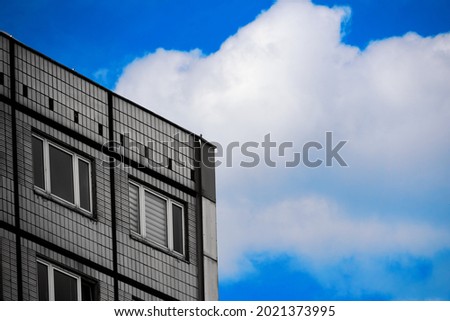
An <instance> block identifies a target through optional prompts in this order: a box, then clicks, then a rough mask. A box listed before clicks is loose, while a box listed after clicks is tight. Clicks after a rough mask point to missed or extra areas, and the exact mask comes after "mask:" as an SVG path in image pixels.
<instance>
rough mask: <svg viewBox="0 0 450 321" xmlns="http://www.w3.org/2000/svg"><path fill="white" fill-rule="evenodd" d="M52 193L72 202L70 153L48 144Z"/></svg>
mask: <svg viewBox="0 0 450 321" xmlns="http://www.w3.org/2000/svg"><path fill="white" fill-rule="evenodd" d="M49 154H50V183H51V187H52V190H51V192H52V194H55V195H56V196H59V197H61V198H63V199H65V200H66V201H69V202H71V203H73V165H72V155H70V154H68V153H66V152H63V151H62V150H60V149H58V148H55V147H53V146H51V145H50V146H49Z"/></svg>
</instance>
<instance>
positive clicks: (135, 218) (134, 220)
mask: <svg viewBox="0 0 450 321" xmlns="http://www.w3.org/2000/svg"><path fill="white" fill-rule="evenodd" d="M129 191H130V192H129V197H130V204H129V205H130V225H131V230H132V231H135V232H136V233H141V224H140V211H139V187H137V186H136V185H134V184H130V188H129Z"/></svg>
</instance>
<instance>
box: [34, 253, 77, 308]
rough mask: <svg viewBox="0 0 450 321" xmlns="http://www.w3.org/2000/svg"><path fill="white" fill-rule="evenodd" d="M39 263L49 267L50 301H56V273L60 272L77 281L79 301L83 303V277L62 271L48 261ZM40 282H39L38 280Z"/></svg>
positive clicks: (39, 261)
mask: <svg viewBox="0 0 450 321" xmlns="http://www.w3.org/2000/svg"><path fill="white" fill-rule="evenodd" d="M37 262H38V263H40V264H43V265H46V266H47V280H48V300H49V301H55V273H54V271H58V272H60V273H63V274H66V275H68V276H70V277H72V278H74V279H76V280H77V301H82V293H81V277H80V276H79V275H76V274H74V273H71V272H67V271H66V270H63V269H61V268H60V267H57V266H55V265H53V264H51V263H48V262H46V261H42V260H39V259H38V260H37ZM38 282H39V280H38Z"/></svg>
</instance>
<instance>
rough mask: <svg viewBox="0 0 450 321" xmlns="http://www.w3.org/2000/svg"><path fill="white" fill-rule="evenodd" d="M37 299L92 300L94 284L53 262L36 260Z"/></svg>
mask: <svg viewBox="0 0 450 321" xmlns="http://www.w3.org/2000/svg"><path fill="white" fill-rule="evenodd" d="M37 272H38V297H39V301H93V300H94V291H95V285H94V284H93V283H92V282H89V281H87V280H84V279H83V278H81V277H80V276H78V275H76V274H73V273H71V272H68V271H65V270H63V269H61V268H59V267H57V266H55V265H53V264H50V263H47V262H44V261H41V260H38V262H37Z"/></svg>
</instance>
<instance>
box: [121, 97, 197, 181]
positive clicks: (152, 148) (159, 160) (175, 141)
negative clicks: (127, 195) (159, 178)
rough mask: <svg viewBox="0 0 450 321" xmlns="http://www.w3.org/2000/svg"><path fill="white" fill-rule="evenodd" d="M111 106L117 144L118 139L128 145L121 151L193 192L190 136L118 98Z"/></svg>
mask: <svg viewBox="0 0 450 321" xmlns="http://www.w3.org/2000/svg"><path fill="white" fill-rule="evenodd" d="M113 106H114V119H115V122H114V129H115V137H116V139H117V142H120V136H121V135H122V137H125V138H127V140H126V142H128V144H126V143H125V145H126V146H123V147H122V149H121V151H122V152H123V153H124V154H125V155H126V156H127V157H130V158H131V159H132V160H133V161H135V162H138V163H140V164H142V165H143V166H145V167H148V168H151V169H153V170H155V171H157V172H158V173H161V174H162V175H164V176H166V177H168V178H170V179H172V180H174V181H176V182H178V183H181V184H183V185H185V186H187V187H189V188H192V189H193V188H194V186H195V183H194V181H193V180H192V175H191V171H192V170H193V168H194V145H193V140H192V137H191V136H192V135H191V134H190V133H188V132H187V131H184V130H182V129H181V128H178V127H176V126H174V125H172V124H171V123H169V122H167V121H164V120H163V119H161V118H160V117H157V116H155V115H153V114H151V113H149V112H147V111H145V110H142V109H141V108H139V107H137V106H136V105H134V104H132V103H130V102H128V101H125V100H124V99H122V98H120V97H117V96H114V98H113ZM145 147H147V148H145ZM146 149H147V151H146Z"/></svg>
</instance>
